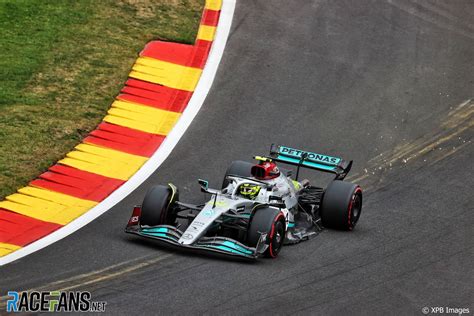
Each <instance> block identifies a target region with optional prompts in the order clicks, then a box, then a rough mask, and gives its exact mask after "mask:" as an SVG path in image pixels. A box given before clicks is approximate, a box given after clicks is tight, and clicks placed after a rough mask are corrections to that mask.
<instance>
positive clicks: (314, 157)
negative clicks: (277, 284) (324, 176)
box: [269, 144, 352, 180]
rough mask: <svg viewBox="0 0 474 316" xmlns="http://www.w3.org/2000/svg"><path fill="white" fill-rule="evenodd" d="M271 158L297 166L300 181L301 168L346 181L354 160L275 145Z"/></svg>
mask: <svg viewBox="0 0 474 316" xmlns="http://www.w3.org/2000/svg"><path fill="white" fill-rule="evenodd" d="M269 158H271V159H273V160H275V161H278V162H282V163H286V164H290V165H294V166H297V167H298V169H297V172H296V179H298V174H299V168H300V167H305V168H309V169H314V170H318V171H323V172H329V173H334V174H335V175H336V179H337V180H342V179H344V178H345V177H346V176H347V174H348V173H349V171H350V170H351V167H352V160H351V161H345V160H343V159H342V158H339V157H332V156H327V155H322V154H317V153H314V152H310V151H304V150H300V149H294V148H290V147H286V146H281V145H275V144H272V146H271V148H270V157H269Z"/></svg>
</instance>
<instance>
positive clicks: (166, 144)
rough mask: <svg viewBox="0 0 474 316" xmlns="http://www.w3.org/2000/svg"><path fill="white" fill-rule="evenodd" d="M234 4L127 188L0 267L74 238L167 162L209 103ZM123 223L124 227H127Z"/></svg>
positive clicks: (227, 5) (231, 0) (226, 8)
mask: <svg viewBox="0 0 474 316" xmlns="http://www.w3.org/2000/svg"><path fill="white" fill-rule="evenodd" d="M234 9H235V0H224V1H223V3H222V9H221V13H220V17H219V24H218V25H217V31H216V36H215V38H214V42H213V44H212V47H211V51H210V52H209V56H208V59H207V62H206V66H205V67H204V70H203V72H202V75H201V78H200V79H199V82H198V84H197V86H196V89H195V91H194V93H193V95H192V97H191V99H190V100H189V103H188V106H187V107H186V109H185V110H184V112H183V114H182V115H181V118H180V119H179V121H178V122H177V123H176V125H175V126H174V127H173V129H172V130H171V132H170V133H169V134H168V135H167V136H166V138H165V140H164V141H163V143H162V144H161V146H160V147H159V148H158V150H157V151H156V152H155V153H154V154H153V156H151V158H150V159H149V160H148V161H147V162H146V163H145V164H144V165H143V166H142V167H141V168H140V170H138V171H137V173H135V174H134V175H133V176H132V177H131V178H130V179H129V180H128V181H127V182H126V183H125V184H124V185H122V186H121V187H120V188H118V189H117V190H116V191H114V192H113V193H112V194H111V195H109V196H108V197H107V198H106V199H105V200H104V201H102V202H100V203H99V204H97V205H96V206H95V207H93V208H92V209H91V210H89V211H88V212H87V213H85V214H83V215H81V216H80V217H78V218H77V219H75V220H74V221H72V222H70V223H69V224H67V225H65V226H63V227H61V228H60V229H58V230H56V231H55V232H53V233H51V234H49V235H47V236H45V237H43V238H41V239H39V240H37V241H35V242H33V243H31V244H29V245H27V246H26V247H23V248H21V249H19V250H17V251H14V252H12V253H11V254H8V255H6V256H4V257H1V258H0V266H2V265H5V264H7V263H10V262H12V261H15V260H17V259H19V258H22V257H24V256H26V255H29V254H31V253H33V252H35V251H38V250H40V249H42V248H44V247H46V246H49V245H51V244H52V243H54V242H56V241H58V240H61V239H63V238H64V237H66V236H68V235H70V234H72V233H73V232H75V231H76V230H78V229H79V228H81V227H83V226H85V225H87V224H89V223H90V222H92V221H93V220H94V219H96V218H97V217H99V216H100V215H102V214H104V213H105V212H107V211H108V210H109V209H111V208H112V207H113V206H114V205H115V204H117V203H118V202H120V201H121V200H122V199H123V198H125V197H126V196H127V195H129V194H130V193H132V192H133V191H134V190H135V189H136V188H137V187H138V186H139V185H140V184H142V183H143V182H144V181H145V180H146V179H148V177H150V176H151V175H152V173H153V172H155V171H156V169H158V167H159V166H160V165H161V164H162V163H163V161H165V159H166V158H167V157H168V155H169V154H170V153H171V151H172V150H173V148H174V147H175V146H176V144H177V143H178V141H179V140H180V138H181V137H182V136H183V134H184V132H186V129H187V128H188V127H189V125H190V124H191V122H192V121H193V119H194V117H195V116H196V114H197V113H198V112H199V109H201V106H202V104H203V103H204V100H205V99H206V96H207V94H208V93H209V90H210V89H211V86H212V82H213V81H214V78H215V76H216V72H217V68H218V66H219V63H220V61H221V58H222V55H223V53H224V48H225V45H226V42H227V38H228V36H229V32H230V26H231V24H232V17H233V16H234ZM125 224H126V223H125V222H124V226H125Z"/></svg>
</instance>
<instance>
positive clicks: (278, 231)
mask: <svg viewBox="0 0 474 316" xmlns="http://www.w3.org/2000/svg"><path fill="white" fill-rule="evenodd" d="M274 225H275V227H274V229H275V235H274V236H273V238H272V254H273V256H276V255H277V254H278V252H279V251H280V248H281V246H282V244H283V239H284V236H285V235H284V234H285V231H284V229H283V225H282V224H281V222H280V221H278V222H276V223H275V224H274Z"/></svg>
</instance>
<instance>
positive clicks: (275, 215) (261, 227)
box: [247, 208, 286, 258]
mask: <svg viewBox="0 0 474 316" xmlns="http://www.w3.org/2000/svg"><path fill="white" fill-rule="evenodd" d="M261 233H266V234H267V241H268V244H269V245H268V248H267V250H266V251H265V252H264V254H263V255H264V256H265V257H268V258H276V257H277V256H278V253H279V252H280V250H281V248H282V246H283V243H284V242H285V233H286V230H285V216H284V215H283V213H282V212H281V211H280V210H277V209H273V208H261V209H258V210H257V211H256V212H255V214H254V215H253V216H252V218H251V220H250V226H249V230H248V231H247V244H248V245H249V246H250V247H255V246H257V243H258V241H259V239H260V236H261Z"/></svg>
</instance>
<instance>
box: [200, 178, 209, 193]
mask: <svg viewBox="0 0 474 316" xmlns="http://www.w3.org/2000/svg"><path fill="white" fill-rule="evenodd" d="M198 183H199V185H200V186H201V192H207V193H208V192H209V181H207V180H203V179H198Z"/></svg>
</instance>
